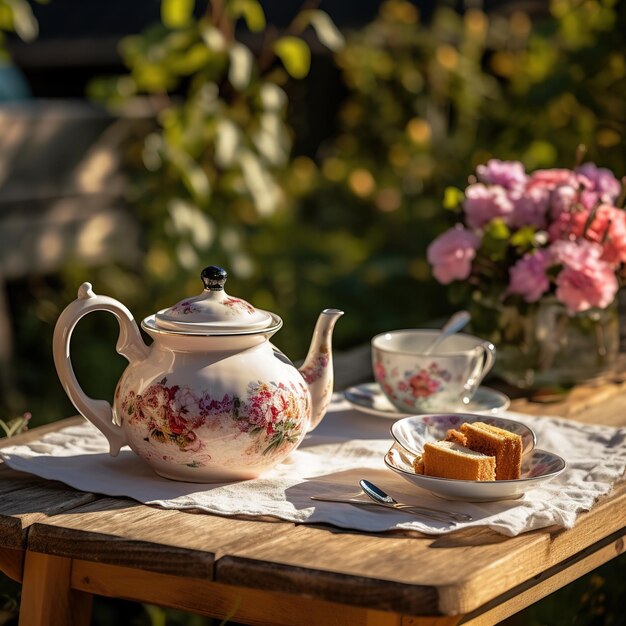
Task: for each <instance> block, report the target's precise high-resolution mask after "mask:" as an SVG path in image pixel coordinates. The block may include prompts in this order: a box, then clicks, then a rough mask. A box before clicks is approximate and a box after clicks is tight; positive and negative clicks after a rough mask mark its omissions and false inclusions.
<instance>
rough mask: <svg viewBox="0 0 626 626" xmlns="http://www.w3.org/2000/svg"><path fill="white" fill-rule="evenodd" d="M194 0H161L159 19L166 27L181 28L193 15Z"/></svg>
mask: <svg viewBox="0 0 626 626" xmlns="http://www.w3.org/2000/svg"><path fill="white" fill-rule="evenodd" d="M194 5H195V0H161V20H162V21H163V24H165V26H167V27H168V28H183V27H185V26H187V24H189V22H190V21H191V17H192V15H193V8H194Z"/></svg>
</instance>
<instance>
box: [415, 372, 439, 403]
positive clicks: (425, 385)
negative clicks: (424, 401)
mask: <svg viewBox="0 0 626 626" xmlns="http://www.w3.org/2000/svg"><path fill="white" fill-rule="evenodd" d="M409 385H410V386H411V394H412V395H413V397H414V398H427V397H428V396H432V395H433V393H435V392H436V391H437V390H438V389H439V382H438V381H436V380H435V379H434V378H431V377H430V376H429V374H428V372H427V371H426V370H420V371H419V372H418V373H417V374H415V375H414V376H411V378H410V379H409Z"/></svg>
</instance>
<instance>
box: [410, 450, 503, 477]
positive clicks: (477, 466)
mask: <svg viewBox="0 0 626 626" xmlns="http://www.w3.org/2000/svg"><path fill="white" fill-rule="evenodd" d="M422 462H423V464H424V475H426V476H437V477H439V478H454V479H457V480H495V478H496V459H495V457H494V456H490V455H487V454H483V453H481V452H476V451H474V450H470V449H469V448H466V447H464V446H462V445H460V444H458V443H456V442H454V441H434V442H428V443H425V444H424V453H423V455H422Z"/></svg>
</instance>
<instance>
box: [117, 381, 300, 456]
mask: <svg viewBox="0 0 626 626" xmlns="http://www.w3.org/2000/svg"><path fill="white" fill-rule="evenodd" d="M120 395H122V394H121V392H120V390H119V389H118V396H120ZM309 405H310V401H309V394H308V392H307V389H306V387H305V385H304V384H300V385H298V384H294V383H293V382H291V383H287V384H284V383H282V382H281V383H275V382H262V381H256V382H251V383H249V384H248V388H247V394H246V396H245V398H242V397H239V396H236V395H230V394H225V395H224V396H223V397H221V398H215V397H213V396H211V395H210V394H209V393H208V392H202V393H196V392H195V391H194V390H193V389H192V388H191V387H189V386H186V385H168V382H167V378H163V379H162V380H161V381H159V382H157V383H153V384H152V385H150V386H149V387H148V388H147V389H145V390H144V391H143V392H142V393H141V394H136V393H135V391H133V390H132V389H130V390H128V391H127V392H125V393H124V394H123V396H122V397H121V400H119V407H120V408H121V414H122V418H123V419H126V420H127V421H128V424H129V425H131V426H135V427H139V428H140V429H141V430H142V439H143V441H144V442H147V443H150V444H152V447H154V448H155V449H159V448H161V446H168V447H169V449H170V451H172V452H176V456H179V454H178V453H179V452H183V453H193V454H189V457H192V456H193V461H190V462H186V463H185V464H186V465H188V466H189V467H203V466H204V465H206V462H207V461H210V460H211V458H212V453H211V451H210V450H207V449H206V448H207V444H206V441H210V439H207V438H206V437H203V436H202V434H201V433H200V432H199V431H201V430H202V431H205V430H209V431H216V430H222V431H226V434H227V435H230V436H231V438H238V437H244V436H245V437H247V438H248V439H249V442H248V443H246V444H244V445H245V452H244V453H245V454H253V453H261V454H262V456H264V457H266V458H267V457H272V456H274V455H280V454H283V453H284V452H285V451H286V450H288V449H290V448H292V447H293V446H294V445H295V444H297V443H298V442H299V440H300V439H301V437H302V435H303V434H304V427H305V422H306V420H307V419H308V417H307V416H308V414H309V411H310V406H309ZM161 449H162V448H161ZM162 450H163V449H162ZM162 458H163V459H164V460H165V459H166V458H167V459H173V458H174V457H173V456H172V455H171V454H169V455H163V456H162ZM203 458H204V461H203V460H202V459H203ZM184 460H185V459H184V458H183V461H184Z"/></svg>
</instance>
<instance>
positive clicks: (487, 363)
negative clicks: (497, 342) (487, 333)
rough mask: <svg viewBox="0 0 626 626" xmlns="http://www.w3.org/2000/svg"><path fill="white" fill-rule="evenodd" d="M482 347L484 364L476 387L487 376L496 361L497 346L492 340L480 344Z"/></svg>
mask: <svg viewBox="0 0 626 626" xmlns="http://www.w3.org/2000/svg"><path fill="white" fill-rule="evenodd" d="M480 347H481V348H482V350H483V365H482V367H481V369H480V374H479V375H478V378H477V379H476V387H478V386H479V385H480V383H482V382H483V379H484V378H485V376H487V374H488V373H489V372H490V370H491V368H492V367H493V366H494V364H495V362H496V347H495V346H494V345H493V344H492V343H491V342H490V341H485V342H484V343H482V344H481V345H480Z"/></svg>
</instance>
